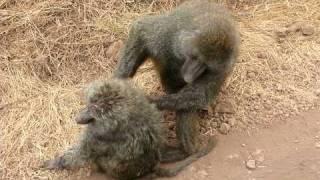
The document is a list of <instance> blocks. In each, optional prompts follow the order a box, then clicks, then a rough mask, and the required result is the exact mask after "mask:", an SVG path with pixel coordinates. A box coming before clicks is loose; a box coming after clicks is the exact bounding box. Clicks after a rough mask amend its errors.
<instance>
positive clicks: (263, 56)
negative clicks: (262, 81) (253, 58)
mask: <svg viewBox="0 0 320 180" xmlns="http://www.w3.org/2000/svg"><path fill="white" fill-rule="evenodd" d="M267 57H268V56H267V54H265V53H262V52H259V53H257V58H260V59H266V58H267Z"/></svg>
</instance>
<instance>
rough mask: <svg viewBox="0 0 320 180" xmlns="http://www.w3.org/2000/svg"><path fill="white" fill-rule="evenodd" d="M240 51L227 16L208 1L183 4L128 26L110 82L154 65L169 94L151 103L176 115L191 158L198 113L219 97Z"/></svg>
mask: <svg viewBox="0 0 320 180" xmlns="http://www.w3.org/2000/svg"><path fill="white" fill-rule="evenodd" d="M238 48H239V33H238V31H237V29H236V27H235V25H234V21H233V18H232V16H231V14H230V13H229V12H228V10H226V9H225V8H224V7H222V6H220V5H217V4H215V3H213V2H212V1H210V0H194V1H187V2H185V3H183V4H182V5H180V6H179V7H177V8H176V9H174V10H172V11H171V12H168V13H166V14H163V15H157V16H146V17H142V18H141V19H138V20H137V21H135V22H134V23H133V24H132V27H131V29H130V32H129V37H128V39H127V42H126V44H125V47H124V48H123V49H122V51H121V56H120V61H119V64H118V67H117V69H116V71H115V73H114V76H115V77H118V78H131V77H133V76H134V75H135V73H136V71H137V69H138V68H139V66H140V65H141V64H143V63H144V62H145V60H146V59H147V58H151V59H152V61H153V63H154V64H155V67H156V70H157V71H158V73H159V76H160V79H161V83H162V85H163V87H164V88H165V90H166V92H167V94H166V95H164V96H162V97H150V98H149V99H150V101H151V102H153V103H155V104H156V105H157V107H158V108H159V109H160V110H163V109H167V110H175V111H177V136H178V138H179V141H180V143H181V146H182V148H183V149H184V151H186V152H187V153H188V154H191V153H194V152H195V151H197V149H198V148H197V141H198V135H197V133H198V132H199V131H198V129H197V126H198V125H196V124H197V123H198V121H197V118H198V117H197V114H196V111H197V110H199V109H203V108H205V107H206V106H207V105H208V103H210V102H212V101H213V100H214V99H215V98H216V97H217V95H218V93H219V91H220V89H221V86H222V85H223V83H224V81H225V78H226V77H227V76H228V75H229V74H230V72H231V71H232V69H233V67H234V64H235V63H236V58H237V55H238ZM190 118H192V119H190Z"/></svg>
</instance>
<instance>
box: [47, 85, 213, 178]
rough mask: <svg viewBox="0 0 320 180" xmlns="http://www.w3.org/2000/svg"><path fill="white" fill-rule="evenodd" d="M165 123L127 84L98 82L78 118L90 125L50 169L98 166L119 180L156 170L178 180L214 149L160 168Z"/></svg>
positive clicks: (206, 149)
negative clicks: (86, 165) (171, 166)
mask: <svg viewBox="0 0 320 180" xmlns="http://www.w3.org/2000/svg"><path fill="white" fill-rule="evenodd" d="M160 120H161V113H160V112H159V111H158V110H157V108H156V107H155V105H152V104H150V103H149V102H148V101H147V99H146V98H145V97H144V95H143V94H142V93H141V92H140V91H139V90H137V89H135V88H132V87H131V86H130V84H128V83H127V82H125V81H121V80H109V81H100V82H96V83H94V84H93V85H92V86H90V88H89V89H88V92H87V106H86V108H85V109H83V110H82V111H81V112H80V113H79V115H78V117H77V118H76V121H77V123H79V124H87V128H86V129H85V131H84V132H83V134H82V136H81V139H80V141H79V143H78V144H76V145H75V146H73V147H72V148H70V149H68V150H67V151H66V152H64V153H63V155H62V156H60V157H57V158H55V159H53V160H49V161H46V162H45V163H44V167H45V168H48V169H70V168H76V167H81V166H84V165H85V164H86V163H89V162H92V163H94V164H96V165H97V166H98V167H99V169H100V170H102V171H103V172H105V173H106V174H108V175H110V176H112V177H114V178H116V179H135V178H138V177H140V176H144V175H146V174H148V173H151V172H155V173H156V174H157V175H159V176H174V175H176V174H177V173H178V172H179V171H181V170H182V169H183V168H184V167H185V166H187V165H188V164H190V163H191V162H193V161H195V160H196V159H198V158H199V157H201V156H203V155H205V154H207V153H208V152H210V150H211V149H212V146H213V145H214V144H213V143H210V144H209V145H208V146H207V147H206V148H205V149H204V150H203V151H202V152H200V153H198V154H197V155H195V156H192V157H189V158H187V159H186V160H185V161H182V162H181V163H178V164H177V165H176V166H175V167H173V168H172V169H163V168H160V167H159V166H158V165H159V162H160V161H161V154H160V151H161V150H162V147H163V145H164V143H163V142H164V141H163V132H162V130H163V127H162V125H161V123H160ZM173 155H174V154H173Z"/></svg>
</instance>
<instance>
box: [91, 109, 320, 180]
mask: <svg viewBox="0 0 320 180" xmlns="http://www.w3.org/2000/svg"><path fill="white" fill-rule="evenodd" d="M317 143H320V112H309V113H303V114H301V115H300V116H298V117H296V118H291V119H290V120H288V121H287V122H285V123H284V122H282V123H279V124H274V125H273V126H272V127H270V128H266V129H260V130H257V131H256V132H232V133H230V134H228V135H225V136H220V137H219V143H218V145H217V147H216V148H215V149H214V151H213V152H212V153H210V154H209V155H207V156H206V157H203V158H201V159H200V160H198V161H197V162H195V163H193V164H192V165H190V166H189V167H188V168H186V169H185V170H184V171H183V172H181V173H180V174H179V175H178V176H176V177H173V178H161V179H175V180H211V179H214V180H301V179H304V180H319V179H320V147H318V146H319V145H318V144H317ZM250 159H251V160H256V164H257V167H256V169H253V170H249V169H248V168H247V167H246V161H248V160H250ZM91 179H103V177H102V176H101V175H96V174H95V175H93V176H92V177H91Z"/></svg>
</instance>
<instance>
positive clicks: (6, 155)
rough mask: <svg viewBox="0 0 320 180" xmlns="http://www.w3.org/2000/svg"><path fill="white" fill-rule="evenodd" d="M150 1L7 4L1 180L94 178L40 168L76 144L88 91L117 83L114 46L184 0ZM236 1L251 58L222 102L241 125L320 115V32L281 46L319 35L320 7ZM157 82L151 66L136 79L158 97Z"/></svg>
mask: <svg viewBox="0 0 320 180" xmlns="http://www.w3.org/2000/svg"><path fill="white" fill-rule="evenodd" d="M150 2H151V1H150ZM150 2H149V3H148V2H144V1H142V2H140V3H137V2H136V3H130V4H126V3H125V2H124V1H119V0H109V1H107V0H90V1H89V0H75V1H62V0H46V1H44V0H35V1H18V0H2V1H0V117H1V124H0V142H1V143H0V144H1V145H0V159H1V161H0V179H67V178H71V177H73V178H74V177H78V176H86V175H87V171H86V170H81V171H74V172H58V173H54V172H48V171H43V170H40V169H39V168H38V167H39V164H40V163H41V161H42V160H44V159H48V158H50V157H52V156H54V154H55V153H56V152H60V151H62V150H63V149H65V148H66V147H67V146H69V145H70V144H71V143H72V142H73V141H74V140H75V137H76V136H77V134H78V131H79V127H78V126H76V124H75V123H74V122H73V116H74V114H75V113H76V112H77V110H78V109H79V108H80V106H81V88H82V87H83V86H84V85H85V84H86V83H87V82H89V81H92V80H93V79H98V78H107V77H109V76H110V74H111V73H112V70H113V69H114V66H115V64H116V58H115V57H114V56H111V57H110V56H109V55H108V54H106V52H107V49H108V47H109V45H110V44H111V43H112V42H114V41H117V40H118V39H124V38H125V37H126V33H127V31H128V25H129V24H130V22H132V20H133V19H135V18H137V17H138V16H141V15H144V14H150V13H153V12H159V11H162V10H165V9H170V8H172V7H174V6H175V1H174V0H161V1H156V2H155V3H150ZM234 2H235V3H233V4H231V6H233V7H234V8H235V9H234V13H235V15H236V16H237V19H238V21H239V26H240V30H241V37H242V50H241V56H240V58H239V63H238V64H237V65H236V69H235V71H234V73H233V75H232V76H231V77H230V78H229V80H228V82H227V84H226V87H225V90H224V91H223V94H222V95H221V97H220V99H221V100H224V99H231V100H233V101H234V103H235V109H236V113H235V114H233V115H232V116H233V118H235V119H236V120H237V127H239V128H255V127H256V126H257V125H261V124H263V125H268V124H270V123H271V122H276V120H279V119H283V118H285V117H286V116H290V115H293V114H295V113H299V112H301V111H306V110H309V109H312V108H315V107H317V106H318V105H319V104H318V102H317V100H319V97H318V96H317V95H319V94H320V92H319V89H320V81H319V79H320V68H319V67H320V58H319V57H320V45H319V44H320V35H319V29H316V33H315V34H314V35H312V36H302V35H301V34H300V33H299V32H295V33H292V34H290V35H288V36H287V37H285V38H284V40H283V41H282V42H281V43H280V42H278V40H277V38H276V36H275V31H277V30H278V29H280V28H281V27H285V26H286V25H290V24H292V23H294V22H296V21H304V22H307V23H308V24H312V25H313V26H314V27H319V24H320V8H319V7H320V2H319V1H318V0H301V1H298V0H287V1H276V0H268V1H264V2H263V3H258V1H255V3H253V2H252V1H250V4H249V3H246V1H241V2H242V3H237V1H234ZM248 2H249V1H248ZM155 81H157V80H156V75H155V73H154V72H153V71H152V68H151V65H150V64H147V65H145V66H144V67H143V68H141V70H140V73H139V74H138V76H137V77H136V78H135V82H136V84H137V85H138V86H140V87H142V88H143V89H144V90H145V91H146V92H148V93H151V92H157V90H158V88H159V84H154V83H153V82H155ZM211 121H214V119H213V120H211ZM211 121H208V122H211ZM208 129H210V128H208Z"/></svg>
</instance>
